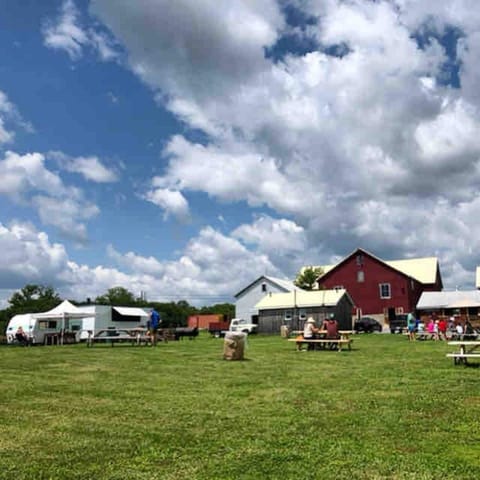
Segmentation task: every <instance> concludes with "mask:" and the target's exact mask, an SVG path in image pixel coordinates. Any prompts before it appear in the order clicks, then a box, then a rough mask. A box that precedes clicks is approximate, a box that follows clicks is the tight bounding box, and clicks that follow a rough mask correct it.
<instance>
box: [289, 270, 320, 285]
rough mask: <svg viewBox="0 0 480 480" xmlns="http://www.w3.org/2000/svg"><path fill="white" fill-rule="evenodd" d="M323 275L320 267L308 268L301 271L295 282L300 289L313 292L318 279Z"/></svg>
mask: <svg viewBox="0 0 480 480" xmlns="http://www.w3.org/2000/svg"><path fill="white" fill-rule="evenodd" d="M322 273H323V269H322V268H320V267H306V268H305V269H303V270H300V272H298V274H297V278H296V279H295V281H294V282H293V283H294V284H295V285H296V286H297V287H298V288H302V289H303V290H313V289H314V288H315V284H316V283H317V279H318V277H319V276H320V275H321V274H322Z"/></svg>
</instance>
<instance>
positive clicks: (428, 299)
mask: <svg viewBox="0 0 480 480" xmlns="http://www.w3.org/2000/svg"><path fill="white" fill-rule="evenodd" d="M468 307H480V290H465V291H461V290H457V291H452V292H423V293H422V295H421V296H420V299H419V300H418V303H417V310H435V309H441V308H468Z"/></svg>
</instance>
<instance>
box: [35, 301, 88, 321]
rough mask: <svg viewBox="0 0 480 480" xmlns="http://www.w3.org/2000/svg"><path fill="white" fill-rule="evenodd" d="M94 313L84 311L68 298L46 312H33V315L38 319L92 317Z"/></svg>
mask: <svg viewBox="0 0 480 480" xmlns="http://www.w3.org/2000/svg"><path fill="white" fill-rule="evenodd" d="M94 315H95V314H94V313H92V312H84V311H83V310H81V309H80V308H78V307H76V306H75V305H73V303H70V302H69V301H68V300H64V301H63V302H62V303H60V304H59V305H57V306H56V307H55V308H52V309H51V310H49V311H48V312H43V313H35V314H34V317H35V318H38V319H49V318H51V319H69V318H86V317H93V316H94Z"/></svg>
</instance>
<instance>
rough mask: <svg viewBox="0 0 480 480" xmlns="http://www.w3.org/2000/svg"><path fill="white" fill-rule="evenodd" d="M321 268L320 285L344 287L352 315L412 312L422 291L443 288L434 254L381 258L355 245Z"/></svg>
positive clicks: (382, 317)
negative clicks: (354, 248)
mask: <svg viewBox="0 0 480 480" xmlns="http://www.w3.org/2000/svg"><path fill="white" fill-rule="evenodd" d="M321 268H322V269H323V272H324V273H323V274H322V275H321V276H320V277H319V278H318V285H319V287H320V288H326V289H332V288H345V289H346V290H347V291H348V293H349V294H350V296H351V297H352V300H353V302H354V304H355V310H354V312H352V313H353V315H355V316H361V315H369V316H373V317H375V318H377V319H378V320H381V321H385V320H387V319H391V318H394V317H395V314H400V313H407V312H411V311H414V310H415V306H416V304H417V302H418V299H419V298H420V295H421V294H422V292H424V291H440V290H442V288H443V284H442V278H441V275H440V268H439V266H438V260H437V258H435V257H427V258H413V259H407V260H394V261H384V260H381V259H379V258H377V257H375V256H374V255H372V254H371V253H369V252H367V251H365V250H363V249H361V248H359V249H357V250H355V251H354V252H353V253H352V254H350V255H349V256H348V257H346V258H345V259H343V260H342V261H341V262H340V263H337V264H336V265H327V266H323V267H321Z"/></svg>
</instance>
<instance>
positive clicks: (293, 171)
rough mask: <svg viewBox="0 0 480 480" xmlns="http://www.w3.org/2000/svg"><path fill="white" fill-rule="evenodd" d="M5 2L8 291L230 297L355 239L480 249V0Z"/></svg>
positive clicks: (329, 257)
mask: <svg viewBox="0 0 480 480" xmlns="http://www.w3.org/2000/svg"><path fill="white" fill-rule="evenodd" d="M0 8H1V9H2V11H1V14H0V45H1V50H0V178H1V179H2V181H1V184H0V248H1V249H2V250H3V252H5V253H4V255H3V258H2V259H0V301H2V302H3V304H5V299H7V298H8V297H9V296H10V295H11V293H12V292H13V291H14V290H15V289H18V288H21V287H22V286H23V285H24V284H26V283H44V284H49V285H52V286H54V287H55V288H56V289H57V290H58V291H59V292H60V293H61V294H62V295H63V296H65V297H69V298H73V299H76V300H83V299H85V298H86V297H95V296H96V295H99V294H102V293H104V292H105V291H106V290H107V289H108V288H110V287H112V286H116V285H122V286H124V287H126V288H128V289H129V290H131V291H133V292H135V293H136V294H139V293H140V291H145V292H146V293H147V297H148V298H150V299H155V300H162V301H163V300H178V299H187V300H189V301H191V302H193V303H199V304H200V303H207V304H208V303H213V302H217V301H231V300H232V295H233V294H234V293H236V292H237V291H239V290H241V289H242V288H243V287H244V286H245V285H247V284H249V283H250V282H251V281H252V280H254V279H255V278H256V277H258V276H259V275H261V274H265V273H267V274H270V275H273V276H278V277H283V278H291V279H292V278H294V276H295V274H296V272H297V271H298V270H299V269H300V268H301V267H302V266H303V265H321V264H329V263H332V262H335V261H338V260H339V259H341V258H342V257H343V256H345V255H347V254H349V253H350V252H351V251H353V250H354V249H355V248H357V247H362V248H364V249H366V250H368V251H370V252H372V253H373V254H375V255H377V256H379V257H381V258H384V259H385V260H392V259H400V258H411V257H421V256H437V257H438V258H439V260H440V267H441V271H442V275H443V277H444V284H445V285H446V287H447V288H456V287H459V288H463V289H466V288H473V287H474V281H475V268H476V266H477V265H478V264H480V254H479V253H478V252H479V251H480V249H479V248H478V247H479V246H480V245H479V242H480V240H477V239H478V238H480V236H479V235H478V233H480V232H479V230H480V222H479V220H478V218H477V217H478V215H477V211H478V207H479V206H480V197H479V195H478V185H479V182H480V165H479V158H480V140H479V139H480V135H479V133H480V116H479V110H478V108H479V101H480V97H479V96H478V93H477V88H476V86H477V85H478V80H479V78H477V77H478V76H479V70H478V68H477V65H478V60H479V58H480V42H479V41H478V40H479V38H480V12H479V13H477V10H478V9H476V8H475V3H474V2H473V1H469V0H464V1H460V0H459V1H457V2H456V8H455V9H452V8H450V2H448V1H446V0H445V1H424V2H415V1H413V0H389V1H386V0H385V1H378V2H370V1H366V0H353V1H351V2H347V3H345V2H341V1H339V0H291V1H290V0H278V1H276V0H258V1H256V2H250V1H247V0H231V1H229V2H226V3H221V4H218V2H214V1H213V0H203V1H200V2H192V1H187V0H178V1H175V2H170V1H166V0H141V1H138V2H130V1H127V0H115V1H114V0H91V1H80V0H48V1H47V0H45V1H42V2H37V1H34V0H30V1H24V2H17V1H14V0H6V1H4V2H2V6H1V7H0Z"/></svg>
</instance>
